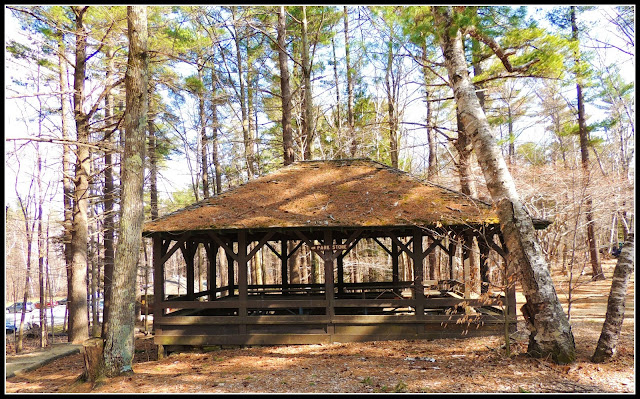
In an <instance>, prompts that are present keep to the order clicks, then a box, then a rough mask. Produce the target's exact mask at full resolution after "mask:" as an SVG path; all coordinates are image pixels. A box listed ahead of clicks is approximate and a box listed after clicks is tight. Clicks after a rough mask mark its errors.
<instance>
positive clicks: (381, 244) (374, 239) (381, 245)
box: [373, 237, 394, 256]
mask: <svg viewBox="0 0 640 399" xmlns="http://www.w3.org/2000/svg"><path fill="white" fill-rule="evenodd" d="M373 241H375V242H377V243H378V245H379V246H380V248H382V249H384V251H385V252H386V253H387V254H389V255H391V256H393V254H392V251H391V250H390V249H389V248H387V247H386V246H385V245H384V244H383V243H382V242H380V240H378V239H377V238H376V237H373ZM391 245H394V244H393V243H392V244H391Z"/></svg>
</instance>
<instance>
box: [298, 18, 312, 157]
mask: <svg viewBox="0 0 640 399" xmlns="http://www.w3.org/2000/svg"><path fill="white" fill-rule="evenodd" d="M301 52H302V78H303V87H304V99H303V113H302V115H303V117H302V139H303V143H304V159H305V160H310V159H311V153H312V147H313V139H314V123H313V96H312V93H311V60H310V58H309V34H308V25H307V7H306V6H302V48H301Z"/></svg>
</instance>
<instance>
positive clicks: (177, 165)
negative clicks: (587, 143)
mask: <svg viewBox="0 0 640 399" xmlns="http://www.w3.org/2000/svg"><path fill="white" fill-rule="evenodd" d="M536 7H540V8H542V7H543V6H536ZM593 15H596V14H593ZM596 17H597V16H596ZM600 26H604V25H600ZM19 30H20V29H19V27H18V25H17V23H16V21H15V20H14V19H13V18H12V16H11V13H10V12H8V11H7V9H6V8H5V46H6V40H7V39H11V38H13V37H15V33H16V32H19ZM595 36H597V37H599V38H602V39H605V38H606V37H607V36H611V32H609V31H607V30H606V29H602V31H601V32H596V33H595ZM5 54H6V51H5ZM6 57H7V56H6V55H5V58H6ZM606 58H607V59H616V58H617V59H621V57H620V53H619V52H616V50H611V51H610V53H609V55H607V56H606ZM622 66H624V68H623V73H624V74H625V76H626V79H628V81H635V59H634V58H627V60H626V61H625V62H624V63H622ZM327 71H328V72H327V73H332V71H329V70H327ZM23 72H24V71H21V70H16V69H15V68H13V69H12V64H11V63H8V62H7V63H5V138H9V137H24V136H33V135H35V132H34V127H33V125H31V126H29V125H28V124H26V123H24V122H22V121H20V118H21V116H22V115H21V111H20V110H19V109H18V108H16V107H15V102H14V101H7V98H9V97H11V96H12V95H14V93H13V92H11V91H9V90H7V87H8V86H9V83H10V79H11V78H12V77H13V76H19V75H20V74H21V73H23ZM329 95H332V96H333V95H334V93H333V92H332V93H330V94H329ZM589 111H590V113H591V114H592V115H596V117H597V110H596V109H595V108H593V107H591V109H590V110H589ZM407 115H408V117H407V120H411V117H412V116H413V117H414V118H417V119H418V120H415V119H414V120H415V121H419V119H420V118H419V115H420V113H419V112H412V111H411V110H408V111H407ZM540 135H543V132H542V131H541V130H540V126H538V127H535V125H534V126H533V127H531V128H529V129H528V130H526V131H525V133H523V135H522V136H521V139H522V140H525V141H530V140H533V139H534V138H535V137H537V136H540ZM408 140H409V141H408V142H407V144H408V145H409V146H411V145H419V144H421V141H420V140H421V136H420V131H417V132H415V134H414V135H413V136H412V137H408ZM14 143H15V142H13V141H6V140H5V205H11V206H12V207H13V206H14V204H15V200H16V198H15V182H16V179H15V174H14V171H15V170H16V167H15V166H16V163H15V161H13V162H11V164H7V161H6V160H7V151H8V150H9V149H10V148H13V145H14ZM48 147H52V145H46V144H43V145H41V149H43V151H45V150H47V151H50V153H49V155H47V156H46V158H49V159H51V158H55V157H56V156H54V151H56V150H54V149H50V148H48ZM57 147H59V146H57ZM414 151H417V154H416V156H417V158H420V157H424V149H423V148H421V147H419V146H417V147H415V149H414ZM45 155H46V154H45ZM24 157H25V158H21V160H22V161H23V164H24V165H25V166H22V168H23V170H25V168H27V169H28V168H29V167H28V166H26V165H28V164H29V163H30V162H28V161H29V160H28V159H27V158H26V155H25V156H24ZM56 168H57V169H56ZM58 169H59V166H55V165H53V164H52V165H51V166H50V167H49V168H48V169H47V172H46V173H47V176H48V178H49V180H57V181H59V180H60V178H61V175H60V171H59V170H58ZM27 171H28V170H27ZM162 173H163V176H164V177H165V178H167V179H169V180H168V181H161V182H160V187H159V189H160V191H164V192H170V191H172V190H173V189H174V188H184V187H185V185H186V182H190V177H189V171H188V168H186V163H185V162H184V160H180V159H176V160H173V161H171V162H170V164H169V167H168V168H167V170H165V171H163V172H162ZM20 177H22V182H20V183H19V185H20V187H21V188H20V190H21V191H23V192H24V191H25V190H26V189H27V186H26V184H28V181H30V179H29V178H28V173H22V174H21V176H20ZM19 180H20V179H19ZM58 191H60V189H59V188H58ZM60 197H61V196H60V195H56V196H55V198H54V202H50V203H48V204H50V205H52V206H54V207H58V206H59V204H58V203H57V202H60V201H61V200H58V199H59V198H60ZM55 201H57V202H55ZM58 209H60V208H58Z"/></svg>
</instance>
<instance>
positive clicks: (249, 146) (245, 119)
mask: <svg viewBox="0 0 640 399" xmlns="http://www.w3.org/2000/svg"><path fill="white" fill-rule="evenodd" d="M237 9H238V7H235V6H234V7H232V8H231V11H232V14H233V21H234V25H235V27H236V29H235V34H234V38H233V39H234V43H235V46H236V61H237V63H238V81H239V82H240V98H239V100H240V112H241V115H242V137H243V140H244V156H245V161H246V163H247V177H248V178H249V179H253V178H254V176H255V170H254V165H253V161H254V156H255V154H254V151H253V140H252V137H251V130H250V129H249V115H248V111H247V94H246V93H245V86H246V82H245V78H244V71H243V69H242V53H241V52H240V33H239V32H238V23H237V20H236V11H237Z"/></svg>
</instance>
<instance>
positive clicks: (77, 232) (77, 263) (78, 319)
mask: <svg viewBox="0 0 640 399" xmlns="http://www.w3.org/2000/svg"><path fill="white" fill-rule="evenodd" d="M87 8H88V7H73V10H74V13H75V15H76V56H75V62H76V65H75V71H74V74H73V88H74V93H73V113H74V118H75V122H76V131H77V134H78V145H77V150H76V151H77V152H76V157H77V160H76V167H75V182H74V183H75V190H74V193H73V199H74V201H73V224H72V232H71V251H72V257H73V258H72V264H71V287H70V296H69V342H72V343H74V344H80V343H82V342H83V341H84V340H86V339H87V338H89V319H88V315H87V285H86V281H87V242H88V241H87V240H88V228H89V225H88V218H87V210H88V205H89V199H88V195H89V168H90V165H91V154H90V153H89V147H87V146H86V145H83V144H88V143H89V123H88V122H89V121H88V118H87V115H86V114H85V113H84V111H83V106H84V81H85V69H86V58H87V56H86V50H87V31H86V30H85V28H84V23H83V16H84V13H85V12H86V11H87Z"/></svg>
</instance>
